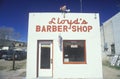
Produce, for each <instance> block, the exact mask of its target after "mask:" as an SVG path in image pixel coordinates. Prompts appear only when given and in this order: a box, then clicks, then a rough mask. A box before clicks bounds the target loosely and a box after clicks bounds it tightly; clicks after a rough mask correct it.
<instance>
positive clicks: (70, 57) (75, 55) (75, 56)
mask: <svg viewBox="0 0 120 79" xmlns="http://www.w3.org/2000/svg"><path fill="white" fill-rule="evenodd" d="M63 52H64V54H63V55H64V63H69V62H72V63H82V62H86V59H85V57H86V56H85V40H64V41H63Z"/></svg>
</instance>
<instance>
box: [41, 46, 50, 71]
mask: <svg viewBox="0 0 120 79" xmlns="http://www.w3.org/2000/svg"><path fill="white" fill-rule="evenodd" d="M40 68H41V69H50V47H44V46H43V47H41V65H40Z"/></svg>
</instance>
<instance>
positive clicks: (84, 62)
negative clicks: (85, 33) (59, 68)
mask: <svg viewBox="0 0 120 79" xmlns="http://www.w3.org/2000/svg"><path fill="white" fill-rule="evenodd" d="M65 41H84V61H80V62H71V61H69V62H65V61H64V42H65ZM63 64H87V61H86V40H63Z"/></svg>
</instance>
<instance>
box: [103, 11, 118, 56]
mask: <svg viewBox="0 0 120 79" xmlns="http://www.w3.org/2000/svg"><path fill="white" fill-rule="evenodd" d="M101 37H102V50H103V51H105V52H106V54H107V55H115V54H116V55H120V12H119V13H117V14H116V15H114V16H113V17H111V18H110V19H108V20H107V21H106V22H104V23H103V25H102V26H101Z"/></svg>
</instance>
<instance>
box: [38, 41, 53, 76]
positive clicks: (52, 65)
mask: <svg viewBox="0 0 120 79" xmlns="http://www.w3.org/2000/svg"><path fill="white" fill-rule="evenodd" d="M47 41H48V42H51V43H52V52H51V53H52V61H51V59H50V62H52V67H51V68H52V72H51V73H52V78H53V58H54V57H53V40H37V56H36V58H37V59H36V63H37V64H36V78H38V77H39V68H40V60H39V58H40V56H39V55H40V53H39V43H40V42H47Z"/></svg>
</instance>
